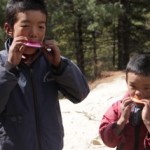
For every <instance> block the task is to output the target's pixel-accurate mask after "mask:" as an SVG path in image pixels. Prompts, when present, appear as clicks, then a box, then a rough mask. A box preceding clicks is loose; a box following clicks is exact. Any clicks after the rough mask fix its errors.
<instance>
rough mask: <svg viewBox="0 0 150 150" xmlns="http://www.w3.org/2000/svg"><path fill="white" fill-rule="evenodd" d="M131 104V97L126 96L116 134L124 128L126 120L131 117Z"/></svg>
mask: <svg viewBox="0 0 150 150" xmlns="http://www.w3.org/2000/svg"><path fill="white" fill-rule="evenodd" d="M131 105H132V101H131V99H130V97H128V98H125V99H124V100H123V101H122V104H121V116H120V118H119V120H118V121H117V123H116V125H117V126H116V128H115V132H116V134H120V133H121V131H122V130H123V129H124V127H125V125H126V122H127V121H128V119H129V117H130V113H131Z"/></svg>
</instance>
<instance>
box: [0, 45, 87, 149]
mask: <svg viewBox="0 0 150 150" xmlns="http://www.w3.org/2000/svg"><path fill="white" fill-rule="evenodd" d="M7 47H9V44H7ZM7 52H8V51H7V48H6V50H3V51H0V150H62V148H63V136H64V132H63V125H62V117H61V112H60V106H59V101H58V91H61V92H62V93H63V94H64V96H66V97H67V98H68V99H70V100H71V101H72V102H73V103H78V102H80V101H82V100H83V99H84V98H85V97H86V96H87V95H88V93H89V87H88V84H87V81H86V80H85V78H84V76H83V75H82V73H81V71H80V70H79V68H78V67H77V66H76V65H75V64H73V63H72V62H71V61H70V60H68V59H66V58H64V57H62V60H61V65H60V67H59V68H57V69H56V68H54V67H53V66H52V65H51V64H50V63H48V62H47V61H46V59H45V58H44V56H43V55H42V53H41V52H40V50H39V54H38V58H37V59H36V60H35V61H34V63H33V64H32V65H31V66H30V67H28V66H26V65H25V64H23V63H20V64H19V66H17V67H15V68H10V67H9V64H8V63H7V62H6V60H7V56H8V53H7Z"/></svg>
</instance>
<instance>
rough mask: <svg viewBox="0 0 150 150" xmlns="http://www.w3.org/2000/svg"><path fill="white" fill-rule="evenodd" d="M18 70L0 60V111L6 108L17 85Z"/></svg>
mask: <svg viewBox="0 0 150 150" xmlns="http://www.w3.org/2000/svg"><path fill="white" fill-rule="evenodd" d="M17 74H18V70H17V69H16V68H12V66H11V65H10V64H9V63H8V62H5V63H3V62H2V61H1V60H0V113H1V112H2V111H3V110H4V108H5V105H6V104H7V101H8V99H9V96H10V93H11V91H12V90H13V89H14V87H15V86H16V85H17V82H18V78H17Z"/></svg>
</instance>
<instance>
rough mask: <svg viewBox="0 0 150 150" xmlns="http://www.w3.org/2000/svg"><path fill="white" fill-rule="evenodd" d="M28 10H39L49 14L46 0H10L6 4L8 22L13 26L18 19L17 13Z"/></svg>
mask: <svg viewBox="0 0 150 150" xmlns="http://www.w3.org/2000/svg"><path fill="white" fill-rule="evenodd" d="M28 10H39V11H41V12H42V13H44V14H45V15H46V18H47V15H48V12H47V8H46V4H45V2H44V0H9V1H8V2H7V5H6V13H5V14H6V22H7V23H8V24H9V25H10V26H11V27H13V25H14V23H15V21H16V14H17V13H19V12H25V11H28Z"/></svg>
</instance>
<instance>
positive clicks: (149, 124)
mask: <svg viewBox="0 0 150 150" xmlns="http://www.w3.org/2000/svg"><path fill="white" fill-rule="evenodd" d="M142 101H143V104H144V107H143V110H142V120H143V122H144V124H145V126H146V128H147V129H148V131H149V133H150V100H147V99H143V100H142Z"/></svg>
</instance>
